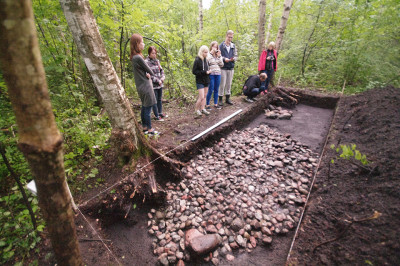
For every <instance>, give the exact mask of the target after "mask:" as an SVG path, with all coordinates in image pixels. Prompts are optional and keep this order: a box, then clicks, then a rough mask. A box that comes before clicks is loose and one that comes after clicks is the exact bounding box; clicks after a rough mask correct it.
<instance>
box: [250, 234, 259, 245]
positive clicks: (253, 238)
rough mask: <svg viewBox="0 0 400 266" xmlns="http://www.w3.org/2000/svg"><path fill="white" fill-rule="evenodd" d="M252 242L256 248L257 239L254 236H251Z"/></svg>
mask: <svg viewBox="0 0 400 266" xmlns="http://www.w3.org/2000/svg"><path fill="white" fill-rule="evenodd" d="M250 243H251V245H252V246H253V248H255V247H256V246H257V241H256V239H255V237H254V236H251V237H250Z"/></svg>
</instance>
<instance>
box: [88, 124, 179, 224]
mask: <svg viewBox="0 0 400 266" xmlns="http://www.w3.org/2000/svg"><path fill="white" fill-rule="evenodd" d="M138 137H139V141H140V143H141V144H140V146H139V147H135V145H134V143H133V138H132V136H131V135H130V133H129V132H127V131H120V130H113V132H112V136H111V138H110V143H111V146H112V148H113V149H114V150H115V152H116V154H117V155H118V159H119V161H120V165H121V166H124V167H126V168H128V170H127V171H128V172H130V173H131V174H128V175H127V176H125V177H124V178H123V179H122V180H123V182H121V183H120V184H119V185H117V186H115V188H113V189H112V190H110V191H108V192H107V194H105V195H103V196H102V197H101V198H100V199H99V200H96V201H95V202H92V203H91V204H88V205H86V206H84V209H85V210H86V211H87V212H89V213H90V214H91V215H94V216H98V217H100V218H101V220H102V222H103V223H105V224H109V223H112V222H114V221H116V220H121V219H126V218H127V217H128V216H129V214H130V213H131V211H132V210H133V209H134V208H135V207H136V206H137V205H139V204H143V203H145V202H146V203H147V202H152V203H155V204H157V205H158V204H162V203H163V202H164V197H165V191H164V189H163V187H162V185H163V184H164V183H166V182H168V181H171V180H179V179H181V178H182V173H181V170H180V169H181V168H182V167H183V166H184V164H183V163H181V162H179V161H177V160H174V159H171V158H169V157H168V156H166V155H164V154H162V153H161V152H160V151H158V150H157V149H156V148H154V147H153V146H152V145H151V143H150V142H149V141H148V140H147V139H146V138H145V137H144V135H142V134H140V135H139V136H138ZM129 168H131V169H129Z"/></svg>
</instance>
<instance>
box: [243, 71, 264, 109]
mask: <svg viewBox="0 0 400 266" xmlns="http://www.w3.org/2000/svg"><path fill="white" fill-rule="evenodd" d="M266 79H267V74H265V73H261V74H260V75H253V76H250V77H249V78H248V79H247V80H246V82H245V83H244V86H243V94H244V95H246V96H247V98H246V101H247V102H249V103H252V102H254V101H255V98H254V97H256V96H257V95H258V94H260V92H261V84H262V83H263V82H264V81H265V80H266Z"/></svg>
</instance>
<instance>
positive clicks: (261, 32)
mask: <svg viewBox="0 0 400 266" xmlns="http://www.w3.org/2000/svg"><path fill="white" fill-rule="evenodd" d="M266 6H267V1H266V0H260V4H259V10H258V57H260V55H261V52H262V51H263V50H264V48H265V42H264V39H265V9H266Z"/></svg>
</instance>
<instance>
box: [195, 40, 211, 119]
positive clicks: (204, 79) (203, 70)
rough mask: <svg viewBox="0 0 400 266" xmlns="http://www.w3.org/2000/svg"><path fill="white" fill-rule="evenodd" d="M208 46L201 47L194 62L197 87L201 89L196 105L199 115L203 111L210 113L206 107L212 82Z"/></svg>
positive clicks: (196, 112) (196, 111) (197, 114)
mask: <svg viewBox="0 0 400 266" xmlns="http://www.w3.org/2000/svg"><path fill="white" fill-rule="evenodd" d="M207 55H208V47H207V46H205V45H203V46H201V47H200V50H199V54H198V55H197V56H196V59H195V60H194V63H193V69H192V73H193V74H194V75H195V76H196V87H197V90H198V91H199V96H198V98H197V102H196V106H195V114H196V116H198V117H201V116H202V113H203V114H205V115H209V114H210V112H208V111H207V110H206V109H205V105H206V95H207V91H208V84H210V72H211V71H210V70H209V69H208V62H207Z"/></svg>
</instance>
